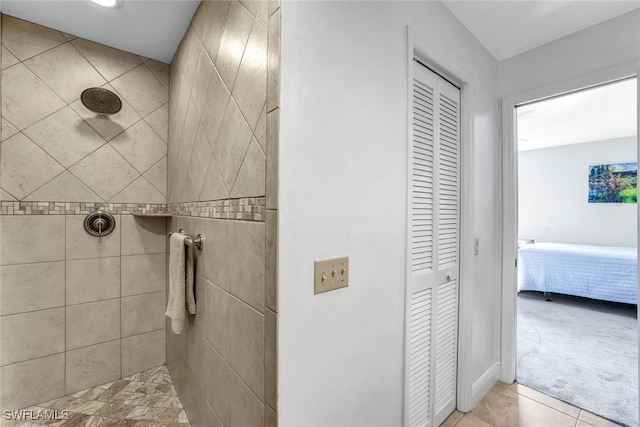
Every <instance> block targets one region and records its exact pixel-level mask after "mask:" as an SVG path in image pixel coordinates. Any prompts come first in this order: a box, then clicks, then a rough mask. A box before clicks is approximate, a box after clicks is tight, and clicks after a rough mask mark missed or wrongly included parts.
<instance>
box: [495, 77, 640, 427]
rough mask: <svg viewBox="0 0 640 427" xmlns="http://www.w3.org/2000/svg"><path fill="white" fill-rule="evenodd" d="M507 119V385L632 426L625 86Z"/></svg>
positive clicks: (632, 106) (534, 105)
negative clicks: (511, 305)
mask: <svg viewBox="0 0 640 427" xmlns="http://www.w3.org/2000/svg"><path fill="white" fill-rule="evenodd" d="M514 120H515V123H516V126H515V133H516V138H517V143H516V148H517V150H515V151H514V157H515V164H516V171H517V172H516V176H515V177H514V178H517V180H516V182H517V187H516V194H517V198H516V200H515V201H516V202H517V218H516V227H514V228H515V230H516V233H517V241H518V244H517V247H518V248H517V249H516V254H517V255H516V256H517V279H516V280H515V283H516V285H515V286H516V291H515V292H514V293H516V292H517V294H516V295H517V296H516V298H515V305H516V308H517V309H516V318H515V319H514V321H515V323H516V325H517V328H516V340H515V347H516V349H515V354H516V358H515V364H514V368H515V378H516V380H517V381H518V382H519V383H521V384H523V385H525V386H528V387H530V388H533V389H535V390H537V391H540V392H542V393H544V394H547V395H550V396H552V397H555V398H557V399H560V400H563V401H565V402H567V403H570V404H571V405H574V406H577V407H580V408H582V409H584V410H586V411H588V412H592V413H595V414H597V415H599V416H601V417H604V418H608V419H611V420H613V421H615V422H618V423H621V424H625V425H638V424H637V423H638V331H637V301H638V281H637V265H638V250H637V243H638V242H637V240H638V237H637V236H638V229H637V227H638V225H637V224H638V207H637V206H638V205H637V162H638V153H637V147H638V141H637V78H636V77H631V78H626V79H621V80H616V81H613V82H607V83H604V84H600V85H596V86H591V87H588V88H583V89H580V90H576V91H572V92H570V93H564V94H561V95H558V96H553V97H547V98H544V99H541V100H535V101H531V102H525V103H520V104H517V105H515V112H514ZM506 283H507V285H508V282H506ZM511 283H513V281H512V282H511Z"/></svg>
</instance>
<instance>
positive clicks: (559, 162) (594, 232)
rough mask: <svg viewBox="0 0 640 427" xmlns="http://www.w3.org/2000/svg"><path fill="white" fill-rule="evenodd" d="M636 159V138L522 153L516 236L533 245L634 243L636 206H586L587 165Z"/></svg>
mask: <svg viewBox="0 0 640 427" xmlns="http://www.w3.org/2000/svg"><path fill="white" fill-rule="evenodd" d="M636 160H637V153H636V137H627V138H617V139H612V140H606V141H594V142H588V143H584V144H574V145H566V146H562V147H553V148H545V149H540V150H530V151H521V152H520V153H519V160H518V162H519V163H518V185H519V201H518V205H519V206H518V209H519V211H518V214H519V224H518V226H519V230H518V235H519V236H520V237H528V238H534V239H535V240H536V242H563V243H579V244H587V245H604V246H629V247H635V246H636V244H637V228H638V221H637V205H636V204H631V203H628V204H613V203H587V192H588V175H589V165H594V164H603V163H616V162H630V161H636Z"/></svg>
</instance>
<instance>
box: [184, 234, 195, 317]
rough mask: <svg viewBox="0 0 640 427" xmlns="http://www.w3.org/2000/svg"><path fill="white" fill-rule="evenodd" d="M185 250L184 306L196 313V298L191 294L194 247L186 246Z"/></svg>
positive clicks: (190, 311) (191, 312) (190, 312)
mask: <svg viewBox="0 0 640 427" xmlns="http://www.w3.org/2000/svg"><path fill="white" fill-rule="evenodd" d="M186 251H187V264H186V268H187V273H186V279H185V288H186V290H187V295H186V306H187V311H188V312H189V314H196V298H195V296H194V294H193V287H194V282H193V271H194V254H193V253H194V251H195V249H194V248H193V246H187V247H186Z"/></svg>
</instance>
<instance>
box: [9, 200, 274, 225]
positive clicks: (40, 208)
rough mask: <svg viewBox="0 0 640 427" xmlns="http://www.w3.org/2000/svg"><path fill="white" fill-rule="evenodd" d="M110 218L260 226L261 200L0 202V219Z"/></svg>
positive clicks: (263, 204) (263, 205)
mask: <svg viewBox="0 0 640 427" xmlns="http://www.w3.org/2000/svg"><path fill="white" fill-rule="evenodd" d="M98 207H99V208H101V209H104V210H106V211H107V212H111V213H112V214H114V215H133V214H160V213H171V214H172V215H181V216H193V217H198V218H217V219H234V220H241V221H260V222H264V220H265V213H266V199H265V197H248V198H244V199H226V200H213V201H208V202H182V203H170V204H164V203H108V202H107V203H99V202H10V201H3V202H0V215H87V214H89V213H91V212H93V211H94V210H95V209H96V208H98Z"/></svg>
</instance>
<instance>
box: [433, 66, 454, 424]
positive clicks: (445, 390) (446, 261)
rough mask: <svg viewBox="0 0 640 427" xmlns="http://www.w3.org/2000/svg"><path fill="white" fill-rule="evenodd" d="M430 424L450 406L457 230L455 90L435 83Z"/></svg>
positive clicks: (452, 407)
mask: <svg viewBox="0 0 640 427" xmlns="http://www.w3.org/2000/svg"><path fill="white" fill-rule="evenodd" d="M438 107H439V108H438V115H437V117H438V130H439V132H438V139H437V140H438V144H437V147H436V148H437V150H436V151H437V158H438V160H437V162H436V163H437V170H438V173H437V176H438V186H437V187H438V195H437V206H438V210H437V224H438V227H437V239H438V240H437V253H438V258H437V270H438V273H437V276H438V279H437V283H438V286H437V291H436V297H437V298H436V310H437V314H436V339H435V343H436V344H435V347H436V348H435V352H436V358H435V359H436V360H435V366H436V369H435V373H436V375H435V377H436V378H435V410H434V413H435V425H439V424H440V423H441V422H443V421H444V420H445V418H446V417H447V416H448V415H449V414H450V413H451V412H452V411H453V410H454V409H455V408H456V373H457V352H458V351H457V350H458V345H457V344H458V271H459V264H458V254H459V228H460V206H459V200H460V199H459V193H460V188H459V186H460V167H459V164H460V89H458V88H457V87H455V86H453V85H452V84H450V83H449V82H447V81H445V80H444V79H442V78H441V79H439V80H438Z"/></svg>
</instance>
